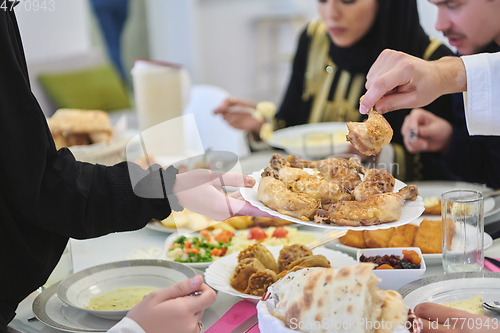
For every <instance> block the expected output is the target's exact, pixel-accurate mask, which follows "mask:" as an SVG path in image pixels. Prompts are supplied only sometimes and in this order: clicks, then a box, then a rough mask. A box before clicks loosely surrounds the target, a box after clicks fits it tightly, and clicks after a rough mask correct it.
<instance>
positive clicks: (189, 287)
mask: <svg viewBox="0 0 500 333" xmlns="http://www.w3.org/2000/svg"><path fill="white" fill-rule="evenodd" d="M202 284H203V278H202V277H201V276H200V275H196V276H195V277H193V278H191V279H187V280H184V281H181V282H179V283H176V284H174V285H173V286H170V287H168V288H164V289H160V290H156V291H154V292H152V293H151V294H149V295H148V296H147V297H148V298H151V299H152V300H153V301H154V302H156V303H162V302H165V301H166V300H169V299H175V298H178V297H184V296H187V295H189V294H191V293H194V292H195V291H198V290H200V287H201V286H202Z"/></svg>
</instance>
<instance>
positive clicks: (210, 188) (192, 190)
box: [172, 169, 274, 221]
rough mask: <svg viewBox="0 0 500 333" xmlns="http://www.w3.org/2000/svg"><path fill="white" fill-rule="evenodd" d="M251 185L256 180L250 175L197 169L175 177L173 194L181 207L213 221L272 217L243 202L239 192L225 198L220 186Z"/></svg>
mask: <svg viewBox="0 0 500 333" xmlns="http://www.w3.org/2000/svg"><path fill="white" fill-rule="evenodd" d="M254 185H255V179H253V178H252V177H250V176H246V175H243V174H239V173H232V172H231V173H222V172H216V171H211V170H206V169H199V170H193V171H189V172H185V173H181V174H178V175H177V180H176V181H175V185H174V188H173V189H172V192H173V193H174V194H175V195H176V196H177V199H178V200H179V204H180V205H181V206H182V207H185V208H187V209H189V210H190V211H193V212H195V213H199V214H202V215H205V216H208V217H210V218H212V219H214V220H216V221H223V220H226V219H228V218H230V217H231V216H235V215H242V216H263V217H274V216H272V215H269V214H267V213H265V212H263V211H261V210H260V209H258V208H256V207H254V206H252V205H251V204H249V203H248V202H246V201H245V200H243V198H242V197H241V194H240V192H239V191H237V192H235V193H233V194H231V195H229V196H226V194H225V193H224V191H223V190H222V186H233V187H253V186H254Z"/></svg>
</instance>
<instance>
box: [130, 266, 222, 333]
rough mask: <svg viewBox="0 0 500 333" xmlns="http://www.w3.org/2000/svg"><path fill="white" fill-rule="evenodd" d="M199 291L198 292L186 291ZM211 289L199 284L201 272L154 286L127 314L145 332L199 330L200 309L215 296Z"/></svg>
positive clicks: (175, 332) (209, 303) (172, 332)
mask: <svg viewBox="0 0 500 333" xmlns="http://www.w3.org/2000/svg"><path fill="white" fill-rule="evenodd" d="M195 291H201V292H202V294H201V295H199V296H189V294H191V293H193V292H195ZM216 297H217V296H216V294H215V292H214V291H213V290H212V289H211V288H210V287H209V286H207V285H206V284H203V279H202V277H201V276H199V275H197V276H195V277H194V278H191V279H189V280H185V281H182V282H179V283H177V284H175V285H173V286H170V287H168V288H165V289H161V290H156V291H153V292H152V293H150V294H149V295H148V296H146V297H145V298H144V299H143V300H142V301H141V302H140V303H139V304H137V305H136V306H135V307H134V308H133V309H131V310H130V311H129V312H128V314H127V317H129V318H130V319H132V320H134V321H135V322H136V323H137V324H139V325H140V326H141V327H142V328H143V329H144V331H146V333H165V332H168V333H177V332H179V333H199V332H201V328H200V327H201V324H199V323H200V322H201V317H202V316H203V311H204V310H205V309H206V308H207V307H209V306H210V305H211V304H212V303H213V302H215V299H216Z"/></svg>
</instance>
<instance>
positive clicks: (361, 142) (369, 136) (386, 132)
mask: <svg viewBox="0 0 500 333" xmlns="http://www.w3.org/2000/svg"><path fill="white" fill-rule="evenodd" d="M347 129H348V130H349V134H347V141H350V142H351V143H352V144H353V146H354V147H355V148H356V149H357V150H359V151H360V152H361V153H362V154H364V155H366V156H372V155H376V154H378V153H379V152H380V151H381V150H382V148H384V147H385V146H386V145H387V144H388V143H389V142H391V140H392V134H393V131H392V128H391V125H389V123H388V122H387V120H386V119H385V118H384V117H383V116H382V115H381V114H379V113H378V112H377V111H375V110H371V111H370V112H369V113H368V120H367V121H365V122H358V123H354V122H348V123H347Z"/></svg>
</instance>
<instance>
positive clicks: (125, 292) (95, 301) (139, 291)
mask: <svg viewBox="0 0 500 333" xmlns="http://www.w3.org/2000/svg"><path fill="white" fill-rule="evenodd" d="M154 290H157V288H152V287H129V288H120V289H116V290H112V291H110V292H107V293H105V294H102V295H99V296H95V297H92V298H91V299H90V303H89V305H88V306H86V308H87V309H91V310H101V311H113V310H129V309H132V308H133V307H134V306H136V305H137V304H139V302H140V301H142V299H143V298H144V297H145V296H147V295H148V294H149V293H150V292H152V291H154Z"/></svg>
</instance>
